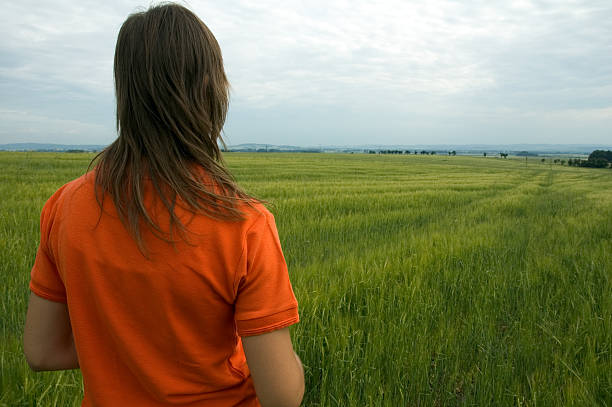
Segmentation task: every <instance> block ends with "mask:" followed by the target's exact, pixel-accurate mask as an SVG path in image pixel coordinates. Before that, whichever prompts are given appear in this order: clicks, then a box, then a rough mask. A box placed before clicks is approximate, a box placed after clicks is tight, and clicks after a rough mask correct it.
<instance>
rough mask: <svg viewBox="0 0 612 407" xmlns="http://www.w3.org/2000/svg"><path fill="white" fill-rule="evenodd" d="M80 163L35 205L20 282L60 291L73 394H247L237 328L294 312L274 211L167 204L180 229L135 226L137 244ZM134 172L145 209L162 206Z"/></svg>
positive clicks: (226, 399)
mask: <svg viewBox="0 0 612 407" xmlns="http://www.w3.org/2000/svg"><path fill="white" fill-rule="evenodd" d="M94 175H95V174H94V173H93V172H90V173H88V174H86V175H84V176H82V177H80V178H78V179H76V180H74V181H72V182H70V183H68V184H66V185H64V186H63V187H61V188H60V189H59V190H58V191H57V192H56V193H55V194H53V196H52V197H51V198H50V199H49V200H48V201H47V203H46V204H45V206H44V207H43V210H42V214H41V222H40V234H41V240H40V246H39V248H38V252H37V255H36V261H35V264H34V267H33V268H32V274H31V281H30V289H31V290H32V291H33V292H34V293H35V294H37V295H38V296H40V297H42V298H46V299H48V300H51V301H58V302H66V303H67V305H68V311H69V313H70V322H71V324H72V331H73V334H74V340H75V345H76V349H77V354H78V356H79V364H80V367H81V371H82V374H83V382H84V388H85V396H84V399H83V404H82V405H83V406H119V405H122V406H144V405H146V406H161V405H168V404H181V405H182V406H185V407H187V406H235V405H237V406H259V402H258V400H257V397H256V396H255V390H254V387H253V383H252V380H251V376H250V373H249V369H248V367H247V365H246V358H245V356H244V351H243V349H242V342H241V340H240V336H248V335H258V334H262V333H265V332H269V331H272V330H275V329H279V328H283V327H286V326H289V325H291V324H294V323H296V322H298V319H299V317H298V312H297V301H296V299H295V296H294V294H293V291H292V288H291V283H290V282H289V276H288V273H287V266H286V263H285V259H284V257H283V253H282V251H281V246H280V242H279V238H278V233H277V230H276V225H275V223H274V217H273V216H272V214H270V212H269V211H268V210H267V209H266V208H265V207H263V206H262V205H256V206H255V207H249V206H246V205H245V207H244V211H245V212H246V215H247V216H246V219H245V220H243V221H237V222H227V221H218V220H214V219H211V218H209V217H206V216H202V215H195V216H194V215H192V214H191V213H190V212H189V211H187V210H185V209H182V208H181V207H179V206H177V208H176V209H175V210H176V212H177V215H178V216H179V217H180V218H181V220H182V221H183V223H184V224H187V227H188V230H189V234H188V235H187V241H185V240H183V239H180V238H178V239H176V240H177V241H176V243H175V245H174V246H173V245H172V244H171V243H167V242H165V241H163V240H161V239H159V238H157V237H155V236H154V235H153V233H152V232H151V231H150V230H149V229H148V228H145V227H142V228H141V233H142V236H143V238H144V241H145V243H146V247H147V249H148V255H149V258H148V259H147V258H145V257H144V256H143V255H142V253H141V252H140V251H139V250H138V247H137V245H136V242H135V240H134V239H133V238H132V237H131V235H130V234H129V233H128V232H127V230H126V228H125V227H124V226H123V224H122V223H121V221H120V220H119V217H118V215H117V212H116V209H115V206H114V204H113V202H112V199H111V198H110V197H109V196H106V197H105V199H104V213H103V215H102V216H100V208H99V206H98V204H97V202H96V199H95V195H94V178H95V176H94ZM154 197H155V195H154V194H153V188H152V186H151V185H149V184H146V187H145V202H146V206H147V209H148V210H149V212H150V213H151V214H152V215H153V217H154V219H156V220H158V221H159V222H160V224H161V225H164V224H165V225H167V224H168V214H167V212H165V209H164V207H163V205H162V204H161V203H160V202H159V200H158V199H154Z"/></svg>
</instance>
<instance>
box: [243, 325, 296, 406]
mask: <svg viewBox="0 0 612 407" xmlns="http://www.w3.org/2000/svg"><path fill="white" fill-rule="evenodd" d="M242 344H243V347H244V353H245V354H246V358H247V363H248V365H249V370H250V371H251V376H252V377H253V384H254V385H255V392H256V393H257V398H259V402H260V403H261V405H262V407H276V406H279V407H280V406H282V407H297V406H299V405H300V404H301V402H302V397H303V396H304V368H303V367H302V362H301V361H300V358H299V357H298V356H297V355H296V354H295V352H294V351H293V345H292V343H291V336H290V335H289V328H283V329H279V330H276V331H272V332H269V333H265V334H262V335H255V336H245V337H242Z"/></svg>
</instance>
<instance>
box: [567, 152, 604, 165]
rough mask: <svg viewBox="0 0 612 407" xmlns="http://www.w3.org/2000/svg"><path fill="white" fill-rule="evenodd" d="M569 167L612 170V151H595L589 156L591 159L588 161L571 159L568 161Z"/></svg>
mask: <svg viewBox="0 0 612 407" xmlns="http://www.w3.org/2000/svg"><path fill="white" fill-rule="evenodd" d="M567 165H569V166H572V167H587V168H612V151H610V150H606V151H604V150H595V151H593V152H592V153H591V154H589V158H587V159H586V160H583V159H581V158H573V159H572V158H570V159H569V160H568V161H567Z"/></svg>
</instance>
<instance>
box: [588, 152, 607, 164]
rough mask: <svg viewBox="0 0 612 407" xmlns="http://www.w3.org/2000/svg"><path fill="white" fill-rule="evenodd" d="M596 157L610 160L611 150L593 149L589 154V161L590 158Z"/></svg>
mask: <svg viewBox="0 0 612 407" xmlns="http://www.w3.org/2000/svg"><path fill="white" fill-rule="evenodd" d="M598 158H601V159H603V160H606V161H607V162H612V151H610V150H607V151H604V150H595V151H593V152H592V153H591V154H589V158H588V159H589V161H590V160H596V159H598Z"/></svg>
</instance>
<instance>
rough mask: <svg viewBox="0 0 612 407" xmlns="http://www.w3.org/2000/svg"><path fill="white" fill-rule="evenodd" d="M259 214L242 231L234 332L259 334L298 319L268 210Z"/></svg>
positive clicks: (246, 334) (292, 322) (285, 267)
mask: <svg viewBox="0 0 612 407" xmlns="http://www.w3.org/2000/svg"><path fill="white" fill-rule="evenodd" d="M262 212H263V213H262V214H261V215H260V216H259V218H258V219H257V220H256V221H255V223H254V224H253V225H252V226H251V228H250V229H249V230H248V232H247V233H246V238H245V243H244V247H243V253H242V259H241V261H240V266H239V270H238V271H237V274H236V278H237V286H238V287H237V294H236V302H235V319H236V327H237V330H238V335H240V336H250V335H260V334H263V333H266V332H270V331H273V330H276V329H280V328H284V327H287V326H289V325H292V324H295V323H296V322H298V321H299V316H298V308H297V306H298V304H297V300H296V299H295V295H294V294H293V289H292V287H291V282H290V281H289V273H288V271H287V264H286V262H285V258H284V256H283V252H282V249H281V245H280V240H279V237H278V232H277V229H276V224H275V222H274V217H273V216H272V214H271V213H270V212H269V211H268V210H266V209H265V208H264V209H262Z"/></svg>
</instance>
